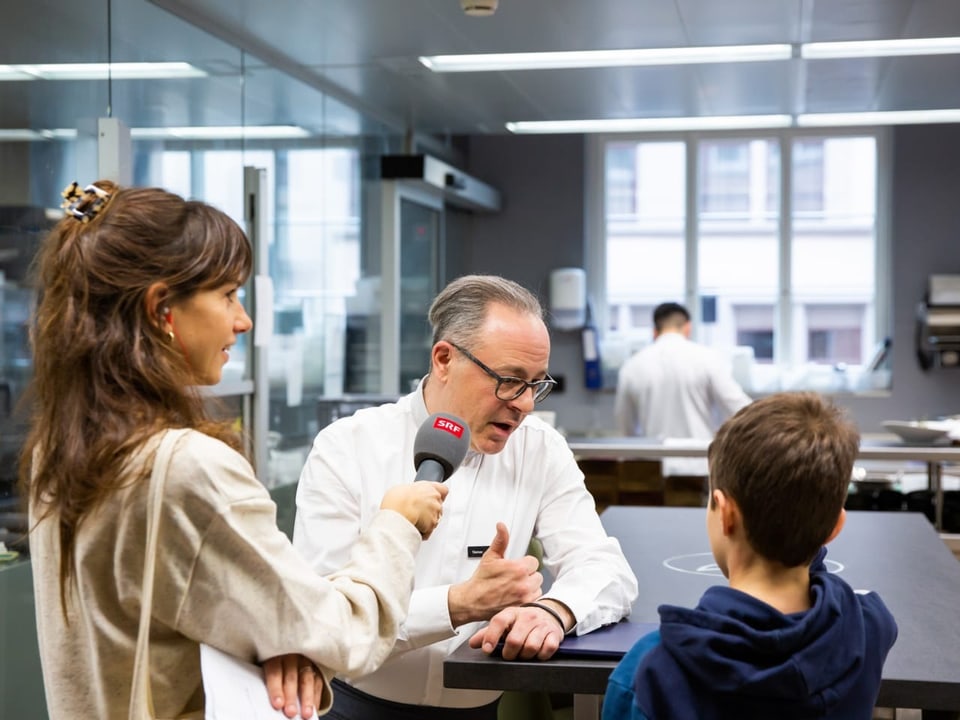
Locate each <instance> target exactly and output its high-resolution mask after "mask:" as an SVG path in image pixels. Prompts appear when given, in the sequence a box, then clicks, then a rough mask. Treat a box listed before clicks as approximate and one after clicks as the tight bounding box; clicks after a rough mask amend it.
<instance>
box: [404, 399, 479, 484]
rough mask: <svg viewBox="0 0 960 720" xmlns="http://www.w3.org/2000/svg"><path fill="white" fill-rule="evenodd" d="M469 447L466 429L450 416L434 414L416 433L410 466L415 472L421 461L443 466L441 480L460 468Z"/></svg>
mask: <svg viewBox="0 0 960 720" xmlns="http://www.w3.org/2000/svg"><path fill="white" fill-rule="evenodd" d="M469 448H470V428H468V427H467V424H466V423H465V422H464V421H463V420H461V419H460V418H458V417H457V416H456V415H451V414H450V413H434V414H433V415H431V416H430V417H428V418H427V419H426V420H424V421H423V424H422V425H421V426H420V429H419V430H417V436H416V438H415V439H414V441H413V465H414V467H416V468H417V469H419V468H420V464H421V463H422V462H423V461H424V460H434V461H436V462H438V463H440V465H442V466H443V479H444V480H446V479H447V478H448V477H450V476H451V475H453V472H454V470H456V469H457V468H458V467H460V463H462V462H463V458H464V457H466V454H467V450H468V449H469Z"/></svg>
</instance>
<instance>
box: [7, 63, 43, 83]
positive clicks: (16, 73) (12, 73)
mask: <svg viewBox="0 0 960 720" xmlns="http://www.w3.org/2000/svg"><path fill="white" fill-rule="evenodd" d="M18 67H19V66H18V65H0V82H3V81H6V80H36V77H34V76H33V75H30V74H28V73H25V72H23V71H22V70H18V69H17V68H18Z"/></svg>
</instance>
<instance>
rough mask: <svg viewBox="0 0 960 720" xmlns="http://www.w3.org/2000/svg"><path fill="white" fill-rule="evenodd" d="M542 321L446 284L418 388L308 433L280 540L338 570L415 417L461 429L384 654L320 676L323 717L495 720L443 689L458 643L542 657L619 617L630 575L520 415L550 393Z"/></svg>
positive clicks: (501, 287)
mask: <svg viewBox="0 0 960 720" xmlns="http://www.w3.org/2000/svg"><path fill="white" fill-rule="evenodd" d="M542 316H543V312H542V309H541V307H540V303H539V302H538V301H537V299H536V298H535V297H534V296H533V295H532V294H531V293H530V292H528V291H527V290H525V289H524V288H522V287H521V286H519V285H517V284H516V283H514V282H512V281H510V280H506V279H504V278H500V277H496V276H487V275H470V276H466V277H461V278H459V279H457V280H454V281H453V282H452V283H450V284H449V285H448V286H447V287H446V288H445V289H444V290H442V291H441V292H440V294H439V295H438V296H437V298H436V299H435V300H434V302H433V304H432V305H431V307H430V311H429V319H430V323H431V325H432V327H433V347H432V350H431V356H430V370H429V373H428V374H427V375H426V377H424V378H423V380H422V381H421V382H420V385H419V387H418V388H417V389H416V390H415V391H414V392H413V393H411V394H410V395H407V396H406V397H403V398H401V399H400V400H399V401H398V402H396V403H391V404H387V405H382V406H380V407H376V408H369V409H365V410H360V411H359V412H357V413H355V414H354V415H353V416H352V417H349V418H343V419H341V420H338V421H336V422H334V423H332V424H331V425H329V426H328V427H326V428H324V429H323V430H322V431H321V432H320V433H319V435H318V436H317V438H316V441H315V442H314V445H313V449H312V451H311V453H310V456H309V458H308V459H307V462H306V465H305V467H304V469H303V473H302V475H301V476H300V485H299V487H298V489H297V519H296V526H295V530H294V545H295V546H296V547H297V548H298V549H299V550H300V551H301V552H302V553H303V555H304V557H306V558H307V559H308V561H310V562H311V563H312V564H313V566H314V568H315V569H316V570H317V571H318V572H320V573H322V574H328V573H330V572H332V571H333V570H334V569H337V568H340V567H343V565H344V564H345V561H346V559H347V558H348V557H349V554H350V552H351V549H352V547H353V544H354V542H355V541H356V538H357V537H358V536H359V533H360V531H361V530H362V529H363V527H364V526H365V525H366V524H367V523H368V522H369V521H370V518H371V517H372V515H373V510H374V509H375V508H377V507H379V502H380V498H381V497H382V496H383V493H384V492H385V491H386V490H387V488H389V487H390V486H392V485H395V484H397V483H401V482H407V481H409V480H410V479H412V478H413V475H414V472H415V470H414V466H413V443H414V437H415V436H416V433H417V430H418V429H419V427H420V425H421V424H422V423H423V422H424V420H426V419H427V417H428V416H429V415H431V414H433V413H437V412H443V413H451V414H454V415H457V416H458V417H460V418H462V419H463V420H464V422H465V423H466V424H467V425H468V426H469V428H470V432H471V436H470V438H471V441H470V442H471V447H470V451H469V452H468V453H467V456H466V458H465V459H464V461H463V463H462V465H461V466H460V468H459V469H457V470H456V471H455V472H454V474H453V475H452V476H451V477H450V479H449V480H447V484H448V485H449V487H450V492H449V494H448V495H447V499H446V502H445V504H444V515H443V519H442V520H441V521H440V524H439V525H438V526H437V529H436V530H434V532H433V535H432V536H431V537H430V539H429V540H428V541H426V542H424V543H423V545H422V547H421V550H420V552H419V554H418V556H417V570H416V579H415V584H414V592H413V596H412V599H411V602H410V610H409V615H408V617H407V620H406V622H405V623H404V624H403V625H402V627H401V631H400V637H399V638H398V640H397V644H396V647H395V648H394V650H393V653H392V654H391V656H390V657H389V658H388V659H387V660H386V662H385V663H384V664H383V666H382V667H381V668H380V669H379V670H377V671H376V672H374V673H372V674H370V675H367V676H365V677H362V678H351V679H350V681H349V684H348V683H347V682H346V681H345V680H344V679H338V680H335V681H334V688H335V689H334V705H333V710H332V711H331V713H330V717H332V718H341V719H349V720H366V719H367V718H371V719H373V718H375V719H376V720H401V719H407V718H410V719H411V720H412V719H414V718H416V720H437V719H441V718H443V719H446V718H470V719H474V718H475V719H483V720H494V719H495V718H496V716H497V702H498V697H499V693H498V692H493V691H473V690H454V689H447V688H444V687H443V659H444V658H445V657H446V656H447V655H448V654H449V653H450V652H452V651H453V650H454V649H455V648H456V647H457V646H458V645H460V644H462V643H463V642H466V641H468V640H469V641H470V642H471V644H472V645H474V646H475V647H480V646H481V645H482V646H483V647H484V649H485V650H487V651H488V652H489V651H491V650H492V649H493V644H494V643H493V641H494V640H495V638H499V637H500V636H501V634H502V635H504V636H505V645H504V648H503V656H504V657H505V658H507V659H514V658H518V657H519V658H524V659H530V658H539V659H546V658H548V657H550V656H551V655H552V654H553V653H554V652H555V651H556V649H557V646H558V645H559V643H560V641H561V640H562V639H563V636H564V635H565V634H566V633H570V632H572V633H576V634H582V633H585V632H589V631H590V630H594V629H596V628H597V627H599V626H601V625H604V624H607V623H611V622H615V621H617V620H619V619H621V618H622V617H624V616H625V615H626V614H627V613H629V611H630V606H631V604H632V602H633V600H634V598H635V597H636V595H637V581H636V578H635V577H634V575H633V573H632V571H631V570H630V568H629V566H628V565H627V562H626V560H625V558H624V557H623V553H622V552H621V550H620V545H619V543H618V542H617V541H616V539H614V538H610V537H608V536H607V535H606V533H605V532H604V530H603V527H602V526H601V524H600V519H599V517H598V516H597V513H596V509H595V505H594V501H593V498H592V496H591V495H590V494H589V492H588V491H587V490H586V488H585V486H584V483H583V473H581V472H580V469H579V468H578V467H577V464H576V462H575V460H574V458H573V454H572V453H571V452H570V450H569V448H568V447H567V444H566V441H565V440H564V438H563V437H562V436H561V435H560V434H559V433H558V432H557V431H556V430H554V429H553V428H552V427H550V426H549V425H547V424H546V423H544V422H542V421H540V420H539V419H538V418H536V417H533V416H530V412H531V411H532V410H533V409H534V405H535V403H536V402H538V401H539V400H542V399H543V398H545V397H546V396H547V395H548V394H549V393H550V391H551V390H552V388H553V387H554V385H556V381H554V380H553V379H552V378H551V377H550V375H549V374H548V373H547V364H548V360H549V357H550V336H549V333H548V331H547V328H546V325H545V324H544V322H543V317H542ZM533 537H537V538H538V539H539V541H540V543H541V544H542V547H543V565H544V567H545V568H546V569H547V570H548V571H549V573H550V575H551V576H552V577H553V578H554V580H553V584H552V585H551V586H550V587H549V589H547V590H546V591H544V590H543V587H542V584H543V577H542V576H541V575H540V572H539V570H538V561H537V559H536V558H534V557H532V556H530V555H528V554H527V552H528V547H529V545H530V541H531V539H532V538H533ZM487 621H489V625H488V626H487V627H483V623H485V622H487ZM357 642H358V643H361V642H364V639H363V638H357Z"/></svg>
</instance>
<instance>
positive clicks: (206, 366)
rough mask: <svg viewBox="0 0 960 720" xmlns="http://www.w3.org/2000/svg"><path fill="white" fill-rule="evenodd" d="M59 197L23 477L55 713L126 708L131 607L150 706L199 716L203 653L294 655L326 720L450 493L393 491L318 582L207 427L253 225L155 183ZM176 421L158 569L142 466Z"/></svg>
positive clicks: (223, 441)
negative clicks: (342, 680) (338, 687)
mask: <svg viewBox="0 0 960 720" xmlns="http://www.w3.org/2000/svg"><path fill="white" fill-rule="evenodd" d="M64 196H65V201H64V208H65V210H66V217H64V218H63V219H62V220H61V221H60V222H59V223H58V224H57V226H56V227H55V228H54V229H53V231H52V232H51V233H50V235H49V237H48V238H47V239H46V241H45V242H44V244H43V245H42V247H41V249H40V251H39V254H38V258H37V272H38V278H37V279H38V290H39V299H38V304H37V308H36V314H35V320H34V325H33V328H32V346H33V351H34V373H35V374H34V378H33V382H32V394H31V397H32V401H33V415H32V422H31V430H30V434H29V436H28V439H27V442H26V445H25V448H24V451H23V456H22V462H21V477H20V481H21V485H22V490H23V496H24V497H27V498H28V499H29V514H30V524H31V534H30V552H31V556H32V559H33V575H34V585H35V594H36V608H37V629H38V635H39V644H40V654H41V660H42V664H43V674H44V683H45V691H46V698H47V706H48V710H49V712H50V715H51V717H85V718H91V717H97V718H121V717H127V716H128V713H132V712H134V708H133V707H132V703H131V686H132V685H133V682H134V681H133V673H134V666H135V664H136V663H135V654H136V649H137V640H138V635H139V633H138V623H139V622H140V619H141V609H142V608H150V612H149V616H148V621H145V622H148V628H149V634H148V640H149V653H148V660H149V667H150V676H149V678H150V679H149V685H150V690H151V691H152V699H153V704H154V707H155V711H156V713H157V715H158V716H162V717H169V716H176V715H179V714H186V713H190V712H193V711H197V710H200V709H202V707H203V691H202V685H201V676H200V653H199V646H200V643H206V644H209V645H212V646H214V647H216V648H219V649H221V650H223V651H225V652H227V653H229V654H231V655H235V656H237V657H240V658H244V659H246V660H248V661H251V662H253V661H264V660H266V659H268V658H276V657H279V656H286V658H287V660H289V658H290V657H291V656H292V655H293V654H299V653H302V656H303V658H302V659H301V665H302V668H301V669H304V670H314V669H315V668H317V669H319V673H317V682H316V685H314V684H313V683H306V684H305V685H306V687H307V690H306V691H304V690H303V689H302V688H303V687H304V683H301V697H300V699H301V703H302V706H303V707H302V714H303V716H304V717H308V716H309V714H310V712H311V711H312V709H313V708H312V707H311V706H312V705H314V704H316V705H317V707H318V709H319V710H321V711H323V710H325V709H326V708H328V707H329V705H330V687H329V683H328V680H329V679H330V678H331V677H332V675H333V674H334V673H339V672H342V673H348V674H349V673H362V672H369V671H370V670H372V669H373V668H375V667H376V666H377V665H378V664H379V663H380V662H382V660H383V659H384V658H385V657H386V655H387V653H388V652H389V650H390V648H391V647H392V645H393V642H394V639H395V638H396V635H397V627H398V623H399V622H400V620H401V619H402V616H403V614H404V613H405V611H406V608H407V604H408V602H409V596H410V592H411V588H412V584H413V583H412V579H413V567H414V555H415V553H416V551H417V549H418V548H419V545H420V542H421V539H422V538H424V537H426V536H428V535H429V534H430V532H431V531H432V530H433V528H434V527H435V526H436V522H437V521H438V519H439V516H440V513H441V504H442V500H443V497H444V495H445V494H446V488H445V487H443V486H442V485H439V484H438V483H425V482H420V483H413V484H408V485H403V486H399V487H397V488H396V492H394V493H392V494H391V495H389V496H388V497H386V498H384V502H383V503H382V504H381V510H380V512H379V514H378V516H377V517H376V519H375V520H374V522H373V525H372V526H371V528H370V529H369V531H367V532H365V533H364V535H363V537H362V539H361V541H360V542H359V544H358V551H357V552H356V553H354V555H353V556H352V558H351V561H350V563H349V564H348V565H347V566H346V567H344V568H343V569H342V570H341V571H340V572H337V573H334V574H333V575H331V576H329V577H326V578H323V577H320V576H317V575H316V574H315V573H313V572H312V571H311V570H310V568H309V566H308V565H307V564H306V563H305V562H303V561H302V560H301V558H300V557H299V556H298V555H297V554H296V552H295V551H294V550H293V548H292V546H291V545H290V543H289V542H288V541H287V538H286V536H285V535H284V534H283V533H282V532H281V531H280V530H279V529H278V528H277V526H276V522H275V511H276V508H275V506H274V505H273V503H272V501H271V500H270V497H269V494H268V493H267V492H266V490H265V488H264V487H263V486H262V485H261V484H260V483H259V482H258V481H257V479H256V477H255V476H254V473H253V469H252V468H251V466H250V464H249V463H248V462H247V460H246V459H245V458H244V456H243V454H242V450H241V443H240V438H239V437H237V435H236V433H235V432H234V431H233V430H231V428H230V427H228V426H227V425H225V424H222V423H219V422H215V421H214V420H212V419H211V418H210V417H209V415H208V411H207V409H206V405H205V401H204V397H203V395H202V393H201V390H200V386H203V385H213V384H215V383H217V382H219V380H220V377H221V374H222V370H223V366H224V364H225V363H226V362H227V360H228V359H229V353H230V349H231V348H232V346H233V345H234V343H236V341H237V338H238V337H239V336H240V335H241V334H242V333H245V332H247V331H249V330H250V329H251V326H252V323H251V320H250V318H249V316H248V315H247V313H246V311H245V310H244V308H243V305H242V303H241V302H240V299H239V298H238V296H237V295H238V291H239V289H240V288H241V286H242V285H243V283H244V282H245V281H246V279H247V278H248V276H249V274H250V272H251V267H252V255H251V248H250V245H249V242H248V240H247V238H246V237H245V235H244V234H243V231H242V230H241V229H240V228H239V227H238V226H237V225H236V223H234V222H233V221H232V220H231V219H230V218H229V217H227V216H226V215H225V214H224V213H222V212H220V211H219V210H217V209H215V208H213V207H211V206H209V205H207V204H205V203H202V202H196V201H185V200H184V199H183V198H181V197H179V196H177V195H174V194H172V193H169V192H165V191H163V190H160V189H157V188H121V187H118V186H116V185H115V184H113V183H112V182H109V181H102V180H101V181H98V182H96V183H94V184H93V185H89V186H87V187H86V188H85V189H81V188H79V187H78V186H77V185H76V184H74V185H72V186H71V187H70V188H68V189H67V190H66V191H64ZM183 429H185V430H186V432H178V433H177V437H175V438H168V440H167V445H166V447H172V451H171V452H170V454H169V465H168V466H167V468H168V469H167V470H166V472H165V473H160V474H161V475H163V478H162V481H163V482H164V483H165V484H164V485H162V487H163V494H162V496H161V497H162V500H161V501H160V502H159V503H158V504H156V508H158V513H159V521H158V523H157V527H158V536H157V538H158V540H157V544H156V549H155V551H154V553H153V554H152V560H151V553H149V552H148V551H147V549H148V547H149V543H148V540H147V529H148V526H149V524H150V521H149V520H148V512H150V508H151V503H150V500H149V499H148V492H149V490H150V488H151V484H152V483H153V482H154V480H153V479H152V478H151V473H152V471H153V470H154V460H155V458H157V457H158V448H162V447H164V444H163V442H162V440H163V438H165V437H168V436H169V435H170V431H176V430H183ZM164 452H166V451H164ZM164 457H167V455H164ZM157 462H158V463H159V462H160V461H159V459H158V461H157ZM165 462H166V461H165ZM154 562H155V568H154V570H153V575H152V577H153V578H155V582H154V587H155V588H156V590H155V591H154V592H153V593H152V594H151V595H150V597H146V596H144V594H143V593H142V592H141V590H142V588H143V586H144V585H145V584H146V577H147V575H149V572H148V573H147V575H145V574H144V568H145V563H150V564H153V563H154ZM144 617H147V614H146V613H145V614H144ZM274 662H276V661H274ZM314 663H315V665H314ZM273 667H277V666H276V665H274V666H273ZM307 676H309V674H307ZM295 686H296V683H294V687H295ZM285 690H286V691H287V695H286V697H287V698H288V699H289V698H290V694H289V685H285ZM294 693H295V689H294ZM313 695H316V697H312V696H313ZM294 697H295V695H294ZM272 699H273V701H274V704H275V706H276V707H280V705H285V703H284V702H283V701H281V700H280V698H279V695H278V693H276V692H273V693H272ZM134 702H136V701H134ZM288 714H291V713H290V712H289V710H288Z"/></svg>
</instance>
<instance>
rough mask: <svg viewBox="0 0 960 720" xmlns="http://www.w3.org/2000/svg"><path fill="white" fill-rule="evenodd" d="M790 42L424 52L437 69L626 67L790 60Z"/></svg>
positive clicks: (425, 59)
mask: <svg viewBox="0 0 960 720" xmlns="http://www.w3.org/2000/svg"><path fill="white" fill-rule="evenodd" d="M792 54H793V49H792V47H791V46H790V45H787V44H780V45H719V46H715V47H676V48H642V49H626V50H584V51H572V52H542V53H485V54H479V55H430V56H421V57H420V62H421V63H423V64H424V65H425V66H427V67H428V68H430V69H431V70H433V71H434V72H484V71H493V70H548V69H550V70H552V69H557V68H589V67H623V66H629V65H684V64H690V63H729V62H759V61H768V60H787V59H789V58H790V57H791V56H792Z"/></svg>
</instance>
